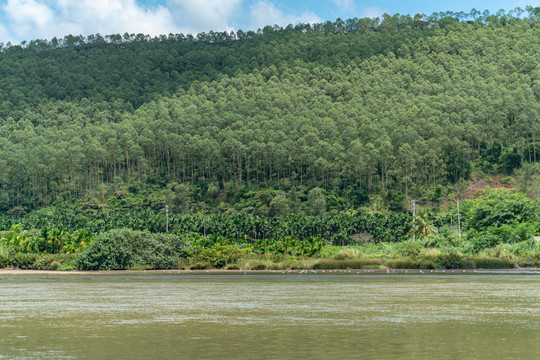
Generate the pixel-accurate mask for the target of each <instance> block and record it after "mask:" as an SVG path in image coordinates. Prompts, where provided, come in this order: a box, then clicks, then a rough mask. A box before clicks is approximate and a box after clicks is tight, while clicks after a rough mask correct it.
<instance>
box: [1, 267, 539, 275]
mask: <svg viewBox="0 0 540 360" xmlns="http://www.w3.org/2000/svg"><path fill="white" fill-rule="evenodd" d="M354 274H356V275H359V274H362V275H371V274H373V275H392V274H395V275H399V274H406V275H429V274H446V275H452V274H454V275H460V274H469V275H470V274H508V275H511V274H538V275H540V268H517V269H468V270H467V269H456V270H452V269H433V270H422V269H334V270H299V269H297V270H223V269H208V270H106V271H81V270H65V271H62V270H21V269H0V276H6V275H7V276H14V275H43V276H56V275H62V276H69V275H77V276H79V275H88V276H107V275H116V276H118V275H120V276H122V275H354Z"/></svg>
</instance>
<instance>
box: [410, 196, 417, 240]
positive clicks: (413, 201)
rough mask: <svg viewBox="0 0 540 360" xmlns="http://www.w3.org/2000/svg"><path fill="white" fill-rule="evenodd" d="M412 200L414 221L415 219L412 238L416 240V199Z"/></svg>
mask: <svg viewBox="0 0 540 360" xmlns="http://www.w3.org/2000/svg"><path fill="white" fill-rule="evenodd" d="M411 202H412V221H413V233H412V239H413V241H415V239H416V234H415V233H414V225H415V222H416V200H411Z"/></svg>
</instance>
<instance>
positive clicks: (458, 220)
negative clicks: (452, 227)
mask: <svg viewBox="0 0 540 360" xmlns="http://www.w3.org/2000/svg"><path fill="white" fill-rule="evenodd" d="M457 228H458V234H459V237H461V219H460V217H459V199H458V200H457Z"/></svg>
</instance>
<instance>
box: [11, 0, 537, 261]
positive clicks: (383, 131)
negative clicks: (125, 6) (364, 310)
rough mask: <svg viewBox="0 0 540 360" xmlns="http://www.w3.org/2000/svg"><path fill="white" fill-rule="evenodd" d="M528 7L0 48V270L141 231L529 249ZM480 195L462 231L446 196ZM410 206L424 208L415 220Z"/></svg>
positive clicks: (531, 98) (531, 92)
mask: <svg viewBox="0 0 540 360" xmlns="http://www.w3.org/2000/svg"><path fill="white" fill-rule="evenodd" d="M539 16H540V8H532V7H528V8H527V9H526V10H522V9H519V8H517V9H515V10H513V11H510V12H508V13H506V12H504V11H500V12H498V13H497V14H489V12H487V11H485V12H479V11H477V10H472V11H471V12H470V13H452V12H441V13H435V14H433V15H431V16H425V15H420V14H418V15H415V16H408V15H399V14H398V15H393V16H391V15H388V14H385V15H384V16H383V17H382V18H377V19H369V18H365V19H357V18H354V19H348V20H345V21H344V20H341V19H337V20H336V21H335V22H330V21H329V22H326V23H321V24H299V25H296V26H293V25H289V26H287V27H285V28H282V27H279V26H267V27H265V28H264V29H260V30H258V31H256V32H255V31H247V32H245V31H242V30H238V31H237V32H236V33H235V32H230V33H225V32H221V33H220V32H209V33H202V34H198V35H197V36H192V35H183V34H176V35H174V34H170V35H168V36H165V35H164V36H160V37H149V36H146V35H143V34H124V35H107V36H101V35H99V34H96V35H91V36H88V37H83V36H73V35H69V36H66V37H64V38H63V39H57V38H54V39H52V40H33V41H30V42H23V43H21V44H20V45H13V44H10V43H8V44H0V76H1V77H2V82H0V169H1V171H0V240H1V241H0V245H2V244H4V245H2V246H4V247H1V246H0V260H2V256H4V257H3V259H4V260H3V261H4V264H2V262H1V261H0V266H8V265H9V264H21V263H25V260H24V259H25V258H24V256H26V255H24V256H23V257H22V258H17V259H19V260H17V261H15V260H13V259H14V258H15V257H16V256H15V255H14V254H15V253H17V254H27V253H43V252H44V253H50V254H56V253H68V254H69V253H73V252H78V251H82V250H84V249H86V247H87V246H88V244H90V243H92V239H93V238H94V236H95V235H97V234H100V233H101V235H100V236H101V238H100V237H99V236H98V238H99V239H102V240H100V241H98V243H99V244H101V245H99V246H105V245H103V244H108V241H113V240H111V239H114V241H117V242H119V243H118V244H128V245H129V244H131V243H130V240H126V239H136V238H137V239H139V238H140V239H146V238H147V240H140V241H142V243H141V244H143V243H144V241H147V242H148V241H150V242H149V243H147V244H146V245H144V246H148V247H149V248H151V247H153V246H155V244H157V243H163V244H165V243H167V242H168V241H171V242H170V246H171V248H170V249H169V250H167V251H169V252H172V253H175V254H179V253H178V252H175V251H177V250H178V249H180V248H182V249H184V248H190V249H192V250H190V251H195V253H197V250H196V249H203V250H204V249H206V248H208V247H210V248H212V246H218V247H219V248H218V250H219V251H218V252H220V253H221V252H222V250H223V251H225V250H227V249H228V250H227V251H233V252H235V251H244V250H245V248H249V249H251V250H253V251H259V252H263V253H264V252H265V251H269V250H268V249H270V248H273V249H274V250H275V249H278V248H280V249H281V250H279V251H281V252H282V253H285V254H288V251H289V250H283V249H292V248H294V249H301V251H300V250H299V251H300V253H302V254H308V253H309V254H313V253H318V252H320V251H321V249H322V248H321V246H322V244H323V243H324V244H327V245H341V246H342V245H347V244H356V245H358V244H364V245H365V244H367V243H370V244H372V245H373V244H375V245H376V244H383V243H404V244H408V239H409V238H410V237H411V236H412V234H416V235H417V236H419V237H420V238H422V239H423V240H422V241H424V242H426V241H427V242H426V243H425V244H424V245H425V246H426V247H430V246H439V245H440V246H443V245H444V244H446V245H444V246H449V248H452V249H454V250H455V249H458V250H456V251H457V252H459V253H460V254H463V253H470V254H475V253H477V252H478V251H481V250H482V249H486V248H490V247H493V246H497V244H500V243H512V244H520V245H512V246H514V247H512V248H508V249H507V251H508V252H509V253H512V254H536V253H537V252H538V249H537V248H538V246H537V245H536V243H531V242H528V241H529V240H530V239H531V238H532V236H533V235H534V234H538V233H539V224H540V221H539V220H540V218H539V215H538V213H539V208H538V206H539V205H538V204H539V196H540V164H539V161H540V144H539V141H540V139H539V136H540V121H539V115H540V68H539V66H538V61H539V59H540V23H539ZM477 183H485V184H488V185H489V184H493V183H496V184H498V185H499V187H507V188H511V189H517V190H519V192H517V193H514V194H512V193H511V192H508V191H506V192H504V191H503V192H489V191H487V192H485V191H484V192H482V191H480V192H478V191H477V192H476V193H475V192H474V191H473V190H474V184H477ZM471 189H472V190H471ZM481 195H484V196H485V199H480V200H468V201H469V203H467V201H465V202H463V204H462V218H461V219H460V220H461V221H462V224H461V223H460V224H459V225H458V226H459V228H458V227H457V226H456V221H460V220H458V218H459V215H458V214H457V209H456V206H455V205H454V200H456V199H464V198H466V197H469V198H470V197H471V196H473V197H478V196H481ZM412 199H416V200H420V203H421V204H422V207H423V208H424V209H429V210H430V211H424V212H421V211H420V209H419V211H420V212H419V214H416V216H414V217H413V214H411V212H410V200H412ZM166 207H167V208H168V210H167V211H168V215H169V218H168V220H166V218H165V214H164V213H165V208H166ZM494 209H495V210H494ZM433 210H434V211H433ZM166 221H167V223H166ZM462 225H463V232H464V233H465V232H467V234H466V236H465V235H464V237H462V234H461V226H462ZM121 228H124V229H131V230H129V231H135V232H136V231H148V232H149V234H150V233H152V234H155V236H158V235H159V234H161V233H165V232H167V233H169V234H168V235H167V236H169V235H170V236H173V237H172V238H171V237H169V238H167V237H159V236H161V235H159V236H158V237H159V239H157V238H156V239H157V240H156V239H154V238H153V236H154V235H152V236H150V235H145V236H142V235H140V234H139V233H131V232H129V231H128V230H125V231H128V232H117V231H116V229H121ZM2 231H3V232H2ZM438 231H441V233H444V235H439V238H437V239H438V240H437V239H436V240H433V238H430V237H429V236H428V235H433V236H434V234H436V233H437V232H438ZM109 232H111V235H106V234H108V233H109ZM458 232H459V237H458V238H456V237H455V236H457V235H456V234H457V233H458ZM103 234H105V235H103ZM174 236H177V237H179V238H174ZM186 236H187V238H186ZM426 236H428V237H426ZM152 239H154V240H152ZM179 239H180V240H179ZM186 239H187V240H186ZM426 239H427V240H426ZM430 239H431V240H430ZM467 239H468V240H467ZM114 241H113V242H114ZM133 241H135V240H133ZM137 241H139V240H137ZM269 241H270V242H271V241H274V242H275V243H272V244H274V245H271V244H270V242H269ZM163 244H162V245H163ZM179 244H180V245H179ZM186 244H190V245H189V246H188V245H186ZM193 244H195V245H193ZM197 244H199V245H200V246H199V245H197ZM201 244H206V245H204V246H203V245H201ZM224 244H225V245H224ZM276 244H278V245H276ZM284 244H289V245H284ZM290 244H296V245H295V246H292V245H290ZM299 244H307V245H306V246H307V247H302V246H304V245H302V246H300V245H299ZM418 244H420V243H418ZM418 244H415V245H411V246H413V248H414V247H415V246H421V245H418ZM437 244H438V245H437ZM441 244H443V245H441ZM128 245H126V246H128ZM192 245H193V246H194V247H190V246H192ZM375 245H374V246H375ZM95 246H96V247H97V246H98V245H95ZM107 246H109V248H107V249H109V250H103V249H105V248H99V249H100V250H99V251H105V252H104V253H105V254H106V253H107V252H108V251H111V247H110V246H112V245H107ZM122 246H123V245H122ZM122 246H120V245H118V246H112V248H114V249H115V251H116V250H117V247H118V248H122ZM129 246H131V247H132V246H133V245H129ZM141 246H143V245H141ZM144 246H143V247H144ZM160 246H161V245H160ZM163 246H165V245H163ZM167 246H169V245H167ZM186 246H187V247H186ZM197 246H199V248H197ZM220 246H232V248H227V247H225V248H221V247H220ZM272 246H273V247H272ZM377 246H379V245H377ZM392 246H393V245H392ZM397 246H402V245H397ZM404 246H405V245H404ZM406 246H409V245H406ZM509 246H510V245H509ZM2 249H3V250H2ZM130 249H131V248H130ZM171 249H177V250H171ZM193 249H195V250H193ZM224 249H225V250H224ZM231 249H233V250H231ZM254 249H255V250H254ZM261 249H262V250H261ZM381 249H382V248H377V250H374V251H375V252H374V254H375V253H376V254H378V255H377V256H379V255H381V254H384V251H383V252H381V251H382V250H381ZM415 249H416V250H418V251H420V250H419V248H415ZM509 249H510V250H509ZM132 250H133V249H131V250H130V251H132ZM203 250H201V251H202V252H200V253H199V255H201V254H203V253H204V251H206V250H204V251H203ZM251 250H250V251H251ZM263 250H264V251H263ZM416 250H415V251H416ZM499 250H500V249H499ZM499 250H497V251H498V252H497V254H499V253H500V251H499ZM95 251H98V250H95ZM99 251H98V252H99ZM133 251H134V250H133ZM178 251H179V250H178ZM182 251H184V250H182ZM275 251H278V250H275ZM275 251H274V252H275ZM279 251H278V252H279ZM445 251H446V250H445ZM409 252H410V249H409V248H407V247H400V248H399V251H398V253H400V254H401V253H404V254H408V253H409ZM447 252H448V251H447ZM2 254H4V255H2ZM182 254H184V253H182ZM184 255H185V254H184ZM17 256H18V255H17ZM21 256H22V255H21ZM85 256H87V255H85ZM96 256H97V255H96ZM148 256H150V255H148ZM152 256H153V255H152ZM175 256H176V255H175ZM201 256H202V255H201ZM385 256H386V255H385ZM89 259H90V258H87V260H85V261H87V263H85V264H86V265H80V267H82V268H91V267H92V266H94V265H95V264H98V263H99V261H98V262H97V263H96V262H95V261H97V260H95V259H94V260H91V259H90V260H89ZM174 259H176V260H174V261H177V260H178V259H177V258H174ZM537 260H540V258H539V259H537ZM13 261H15V262H13ZM92 261H94V262H92ZM174 261H173V263H174ZM441 261H443V260H441ZM444 261H446V260H444ZM444 261H443V262H444ZM90 263H92V264H94V265H89V264H90ZM143 263H144V262H143ZM168 264H169V265H168V266H171V265H170V264H172V263H171V262H169V263H168ZM438 264H442V262H439V263H438ZM98 265H99V264H98ZM98 265H95V266H98ZM214 265H215V264H214ZM122 266H128V265H125V264H124V265H122ZM113 267H114V266H113ZM128 267H129V266H128Z"/></svg>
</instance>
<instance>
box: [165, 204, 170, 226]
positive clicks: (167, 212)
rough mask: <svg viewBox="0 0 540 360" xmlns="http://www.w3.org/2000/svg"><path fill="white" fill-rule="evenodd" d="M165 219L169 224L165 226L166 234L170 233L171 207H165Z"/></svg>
mask: <svg viewBox="0 0 540 360" xmlns="http://www.w3.org/2000/svg"><path fill="white" fill-rule="evenodd" d="M165 217H166V218H167V222H166V225H165V228H166V232H169V205H165Z"/></svg>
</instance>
